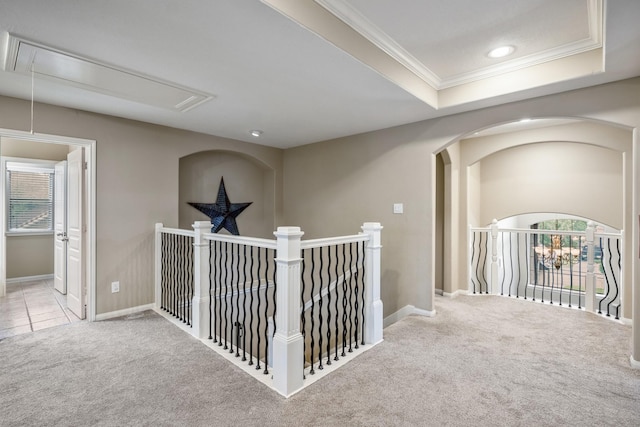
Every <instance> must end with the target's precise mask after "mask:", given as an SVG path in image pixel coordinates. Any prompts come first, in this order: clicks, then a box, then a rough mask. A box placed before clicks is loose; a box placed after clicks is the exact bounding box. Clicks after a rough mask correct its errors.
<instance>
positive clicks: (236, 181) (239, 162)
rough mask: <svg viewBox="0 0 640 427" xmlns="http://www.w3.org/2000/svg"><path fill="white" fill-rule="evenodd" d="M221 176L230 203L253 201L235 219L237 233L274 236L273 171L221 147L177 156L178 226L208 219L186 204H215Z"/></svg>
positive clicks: (254, 159)
mask: <svg viewBox="0 0 640 427" xmlns="http://www.w3.org/2000/svg"><path fill="white" fill-rule="evenodd" d="M222 177H224V183H225V188H226V190H227V195H228V196H229V199H230V201H231V202H232V203H243V202H252V203H251V205H250V206H249V207H247V208H246V209H245V210H244V211H243V212H242V213H241V214H240V215H239V216H238V218H237V220H236V221H237V224H238V229H239V231H240V234H241V235H243V236H251V237H262V238H273V231H274V230H275V222H276V221H275V197H276V194H275V187H276V183H275V171H274V170H273V169H271V168H270V167H268V166H267V165H265V164H264V163H263V162H261V161H259V160H258V159H256V158H254V157H251V156H248V155H245V154H242V153H237V152H232V151H224V150H212V151H201V152H198V153H193V154H190V155H188V156H185V157H182V158H180V166H179V197H178V203H179V209H178V222H179V227H180V228H183V229H191V226H192V224H193V223H194V221H207V220H209V217H207V216H206V215H205V214H203V213H202V212H200V211H198V210H197V209H195V208H193V207H192V206H190V205H189V204H188V203H189V202H197V203H215V202H216V199H217V196H218V187H219V185H220V178H222ZM220 233H225V234H227V231H226V230H222V231H220Z"/></svg>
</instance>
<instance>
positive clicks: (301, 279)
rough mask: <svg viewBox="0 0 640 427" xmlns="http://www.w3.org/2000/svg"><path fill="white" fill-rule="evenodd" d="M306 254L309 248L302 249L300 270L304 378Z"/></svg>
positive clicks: (305, 351)
mask: <svg viewBox="0 0 640 427" xmlns="http://www.w3.org/2000/svg"><path fill="white" fill-rule="evenodd" d="M306 256H307V250H303V251H302V261H301V262H300V264H301V266H300V268H301V271H300V306H301V307H302V310H300V334H301V335H302V348H303V349H302V360H303V362H302V378H303V379H304V378H306V375H305V374H304V360H305V355H306V354H307V332H306V329H305V327H306V323H307V321H306V311H305V302H304V291H305V287H306V282H305V271H306V266H307V263H306Z"/></svg>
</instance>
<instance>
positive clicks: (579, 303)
mask: <svg viewBox="0 0 640 427" xmlns="http://www.w3.org/2000/svg"><path fill="white" fill-rule="evenodd" d="M582 239H583V237H582V236H580V237H579V239H578V244H579V248H580V262H579V263H578V276H579V277H580V280H578V308H579V309H582V245H583V243H582ZM584 280H585V281H586V280H587V277H586V276H585V278H584ZM586 287H587V285H586V283H585V288H586Z"/></svg>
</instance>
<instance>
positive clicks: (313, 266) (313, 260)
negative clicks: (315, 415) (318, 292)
mask: <svg viewBox="0 0 640 427" xmlns="http://www.w3.org/2000/svg"><path fill="white" fill-rule="evenodd" d="M315 273H316V258H315V254H314V248H311V299H310V301H311V313H310V320H311V352H310V356H311V370H310V371H309V373H310V374H311V375H314V374H315V373H316V371H315V370H314V362H315V356H314V354H313V352H314V349H315V339H314V331H315V327H314V326H315V315H314V308H315V305H316V304H315V301H314V300H313V299H314V298H313V294H314V290H315V284H316V274H315Z"/></svg>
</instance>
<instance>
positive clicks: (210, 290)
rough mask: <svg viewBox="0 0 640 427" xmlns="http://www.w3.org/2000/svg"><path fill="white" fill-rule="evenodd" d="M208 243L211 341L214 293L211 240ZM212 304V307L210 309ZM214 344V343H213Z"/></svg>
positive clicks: (211, 335)
mask: <svg viewBox="0 0 640 427" xmlns="http://www.w3.org/2000/svg"><path fill="white" fill-rule="evenodd" d="M208 242H209V339H213V328H214V327H215V325H213V324H212V322H213V316H214V315H215V314H214V313H215V291H213V292H212V289H213V266H212V265H211V263H212V262H213V258H212V257H213V249H212V247H213V245H212V244H211V240H209V241H208ZM212 304H214V305H213V307H212ZM214 342H215V341H214Z"/></svg>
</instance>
